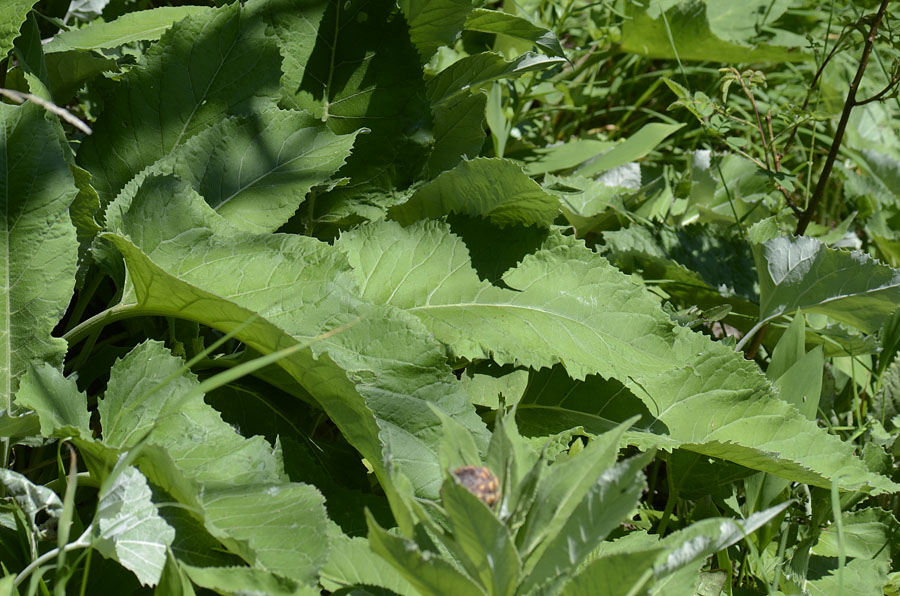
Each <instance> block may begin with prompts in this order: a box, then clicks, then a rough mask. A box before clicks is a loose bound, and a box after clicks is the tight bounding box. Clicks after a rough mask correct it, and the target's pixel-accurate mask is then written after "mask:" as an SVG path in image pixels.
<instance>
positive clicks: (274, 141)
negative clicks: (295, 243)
mask: <svg viewBox="0 0 900 596" xmlns="http://www.w3.org/2000/svg"><path fill="white" fill-rule="evenodd" d="M355 138H356V134H347V135H342V136H338V135H335V134H334V133H332V132H331V131H330V130H329V129H328V128H327V127H326V126H325V125H324V124H323V123H322V122H321V121H320V120H318V119H315V118H313V117H312V116H310V115H309V114H307V113H305V112H298V111H287V110H279V109H277V108H270V109H267V110H264V111H261V112H258V113H256V114H254V115H253V116H252V117H251V116H247V117H236V118H229V119H226V120H223V121H222V122H219V123H216V124H214V125H212V126H211V127H209V128H207V129H206V130H204V131H202V132H200V133H198V134H197V135H195V136H194V137H192V138H190V139H188V140H187V141H186V142H185V143H184V144H182V145H179V146H177V147H175V148H174V149H173V150H172V151H171V152H170V153H169V154H168V155H166V156H165V157H163V158H162V159H160V160H159V161H157V162H156V163H155V164H153V166H151V167H150V168H148V169H146V170H144V171H143V172H141V173H140V174H139V175H138V176H137V177H135V178H134V179H133V180H132V181H131V182H130V183H129V184H128V186H126V189H125V192H129V193H131V194H133V193H134V192H135V190H136V189H137V188H138V187H139V186H140V184H141V183H142V182H143V181H144V179H145V178H146V176H147V175H150V174H151V173H174V174H175V175H176V176H178V177H180V178H181V179H183V180H186V181H187V182H188V183H189V184H190V185H191V186H192V187H193V188H194V190H196V191H197V192H199V193H200V194H201V195H202V196H203V198H204V199H206V202H207V203H209V205H210V206H211V207H212V208H213V209H215V210H216V211H218V212H219V214H220V215H221V216H223V217H224V218H225V219H227V220H229V221H230V222H231V223H232V224H234V225H235V226H236V227H238V228H241V229H244V230H247V231H253V232H274V231H275V230H276V229H278V228H279V227H280V226H282V225H283V224H284V223H285V222H287V220H288V219H289V218H290V217H291V215H293V214H294V212H295V211H296V210H297V207H299V205H300V203H302V202H303V201H304V199H305V198H306V194H307V193H308V192H309V190H310V188H312V187H313V186H315V185H318V184H322V183H324V182H325V181H327V180H328V179H329V178H330V177H331V175H332V174H334V173H335V172H336V171H337V170H338V169H339V168H340V167H341V166H342V165H344V160H345V159H346V158H347V156H349V155H350V149H351V147H352V146H353V141H354V139H355Z"/></svg>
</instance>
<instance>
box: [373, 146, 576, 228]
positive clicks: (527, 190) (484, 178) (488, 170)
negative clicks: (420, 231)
mask: <svg viewBox="0 0 900 596" xmlns="http://www.w3.org/2000/svg"><path fill="white" fill-rule="evenodd" d="M388 213H389V214H390V216H391V217H392V218H393V219H395V220H397V221H399V222H400V223H403V224H409V223H412V222H414V221H417V220H420V219H438V218H440V217H443V216H444V215H447V214H449V213H459V214H463V215H470V216H473V215H474V216H480V217H485V218H487V219H489V220H491V221H492V222H493V223H495V224H497V225H499V226H507V225H511V224H521V225H526V226H527V225H538V226H543V227H548V226H549V225H550V224H552V223H553V219H554V218H555V217H556V216H557V214H558V213H559V201H558V200H557V199H556V197H554V196H553V195H551V194H549V193H547V192H545V191H544V190H543V189H542V188H541V187H540V185H539V184H537V183H536V182H535V181H533V180H532V179H531V178H529V177H528V176H526V175H525V173H524V172H522V168H520V167H519V166H518V165H516V164H515V163H514V162H512V161H510V160H507V159H491V158H478V159H474V160H472V161H464V162H462V163H461V164H459V165H458V166H456V167H455V168H453V169H452V170H450V171H448V172H444V173H443V174H441V175H440V176H438V177H437V178H435V179H434V180H432V181H431V182H430V183H428V184H426V185H425V186H423V187H422V188H420V189H419V190H417V191H416V192H415V193H414V194H413V196H412V197H411V198H410V199H409V200H408V201H407V202H406V203H403V204H401V205H397V206H396V207H392V208H391V209H390V210H389V211H388Z"/></svg>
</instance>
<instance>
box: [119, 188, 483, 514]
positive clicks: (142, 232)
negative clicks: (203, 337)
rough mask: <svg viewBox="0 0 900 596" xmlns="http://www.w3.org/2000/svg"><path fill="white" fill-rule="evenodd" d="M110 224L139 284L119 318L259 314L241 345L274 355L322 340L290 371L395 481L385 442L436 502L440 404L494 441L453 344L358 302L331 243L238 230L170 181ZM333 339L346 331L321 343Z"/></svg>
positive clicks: (210, 321)
mask: <svg viewBox="0 0 900 596" xmlns="http://www.w3.org/2000/svg"><path fill="white" fill-rule="evenodd" d="M126 209H127V210H126ZM123 212H124V213H123ZM151 214H152V215H151ZM108 218H109V222H110V227H111V229H113V230H115V231H116V234H111V235H108V236H107V237H108V238H109V239H110V240H111V241H113V242H114V243H115V245H116V246H117V247H118V248H119V250H121V251H122V253H123V254H124V256H125V260H126V263H127V266H128V269H129V277H130V283H131V286H130V288H131V289H130V290H128V291H127V292H126V295H125V297H124V299H123V304H122V305H120V306H119V307H116V308H117V309H121V310H122V311H123V313H125V312H130V313H134V314H139V313H155V314H159V313H165V314H168V315H169V316H175V317H179V318H187V319H191V320H195V321H199V322H202V323H204V324H206V325H209V326H211V327H216V328H218V329H221V330H225V331H228V330H233V329H234V328H235V327H238V326H239V325H241V324H243V323H245V322H247V321H250V320H251V319H254V318H255V317H256V318H255V320H253V321H251V322H250V323H249V324H248V325H247V326H246V327H244V328H243V329H242V330H241V331H240V332H239V333H238V334H237V337H238V338H239V339H240V340H241V341H243V342H244V343H246V344H248V345H249V346H251V347H253V348H254V349H256V350H258V351H260V352H263V353H268V352H272V351H275V350H278V349H282V348H286V347H288V346H291V345H295V344H297V343H298V342H299V343H301V344H305V343H308V342H312V344H311V345H310V349H311V351H310V350H300V351H298V352H296V353H294V354H292V355H290V356H288V357H287V358H285V359H283V360H281V361H280V362H279V364H280V365H281V366H282V367H283V368H285V370H287V371H288V372H289V373H290V374H291V375H292V376H293V377H294V378H295V379H297V380H298V381H299V382H300V383H301V385H303V386H304V387H305V388H306V389H307V391H309V393H310V394H311V395H313V397H314V398H315V399H316V400H317V401H318V402H319V403H320V404H321V405H322V407H323V408H324V409H325V411H326V412H327V413H328V414H329V416H331V418H332V420H334V422H335V423H336V424H337V425H338V427H339V428H340V429H341V431H342V432H343V433H344V435H345V436H346V437H347V439H348V440H349V441H350V442H351V444H353V445H354V446H355V447H356V448H357V449H359V450H360V451H361V452H362V454H363V456H364V457H366V458H367V459H368V461H369V463H370V464H371V465H372V466H373V467H375V469H376V471H377V472H378V474H379V476H380V477H381V478H382V479H383V480H386V478H385V477H384V476H383V475H382V468H381V465H382V445H384V448H385V449H387V450H389V451H390V453H391V455H392V457H393V458H394V460H395V461H397V462H399V464H400V466H401V468H402V469H403V472H404V473H405V474H407V475H408V476H409V477H410V478H411V479H412V480H413V482H414V484H415V486H416V489H417V491H419V492H420V493H421V494H427V495H433V496H436V494H437V491H438V488H439V486H440V479H441V477H442V474H441V472H440V469H439V467H438V463H437V454H436V444H437V439H438V437H439V436H440V433H441V426H440V420H439V418H438V416H437V415H436V414H435V413H434V412H433V411H432V409H431V408H432V406H436V407H438V408H441V409H443V410H444V411H445V412H446V413H447V414H448V415H451V416H453V417H455V418H457V419H458V420H459V421H460V422H461V423H463V424H464V425H465V426H466V427H467V428H469V429H470V430H471V431H472V432H473V433H475V435H476V436H477V437H479V441H481V442H482V443H485V442H486V435H485V432H484V426H483V423H482V422H481V420H480V419H479V418H478V417H477V416H476V415H475V412H474V409H473V407H472V406H471V404H470V403H469V402H468V399H467V398H466V396H465V393H464V391H463V389H462V388H461V387H460V386H459V384H458V382H457V381H456V379H455V378H454V377H453V376H452V374H451V373H450V370H449V368H448V367H447V365H446V355H445V352H444V349H443V347H442V346H440V345H439V344H437V343H436V342H435V341H434V340H433V339H432V338H431V336H430V335H429V334H428V332H427V331H426V330H425V328H424V327H423V326H422V325H421V323H420V322H419V321H417V320H416V319H415V318H414V317H411V316H410V315H408V314H405V313H402V312H399V311H397V310H396V309H394V308H393V307H385V306H380V307H372V306H369V305H367V304H366V303H365V302H362V301H361V300H360V299H359V298H356V297H354V292H355V290H354V285H355V284H354V282H352V281H351V279H350V278H349V276H348V267H347V264H346V262H345V260H344V257H343V256H342V255H341V254H340V253H339V252H337V251H336V250H334V249H333V248H332V247H330V246H329V245H327V244H324V243H321V242H319V241H317V240H314V239H312V238H308V237H300V236H294V235H271V234H270V235H253V234H249V233H244V232H241V231H239V230H236V229H235V228H234V227H233V226H231V225H229V224H228V223H227V222H225V221H224V220H222V219H221V218H219V217H218V216H216V215H215V213H214V212H212V210H211V209H210V208H209V207H208V206H207V205H206V204H205V203H204V202H203V201H202V199H201V198H200V197H199V196H197V195H196V194H195V193H192V192H190V191H189V189H187V188H186V187H185V185H184V184H183V183H179V182H177V181H176V180H174V179H173V178H170V177H166V178H155V177H152V178H150V179H148V180H147V182H145V183H144V186H143V187H142V188H141V190H140V191H139V192H138V193H137V194H136V195H135V198H134V202H133V203H132V204H131V206H130V207H127V206H126V205H124V204H120V203H119V202H116V203H114V204H113V205H111V207H110V210H109V213H108ZM151 221H152V222H153V223H152V225H148V222H151ZM236 271H238V272H241V274H240V275H235V272H236ZM338 328H340V331H339V332H337V330H338ZM329 330H334V331H336V333H335V334H334V335H332V336H331V337H328V338H326V339H318V340H317V337H318V336H319V335H320V334H322V333H324V332H326V331H329Z"/></svg>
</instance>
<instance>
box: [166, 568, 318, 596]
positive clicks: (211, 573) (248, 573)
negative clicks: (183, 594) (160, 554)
mask: <svg viewBox="0 0 900 596" xmlns="http://www.w3.org/2000/svg"><path fill="white" fill-rule="evenodd" d="M182 568H183V569H184V571H185V573H186V574H187V576H188V577H189V578H191V581H192V582H194V584H196V585H197V586H199V587H201V588H206V589H208V590H214V591H215V592H216V593H218V594H223V593H224V594H266V595H267V596H318V595H319V594H320V591H319V590H318V589H316V588H313V587H311V586H302V585H298V584H297V582H295V581H293V580H290V579H287V578H284V577H279V576H277V575H275V574H274V573H271V572H268V571H264V570H262V569H252V568H250V567H194V566H192V565H182Z"/></svg>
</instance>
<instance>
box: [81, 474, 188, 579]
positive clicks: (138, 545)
mask: <svg viewBox="0 0 900 596" xmlns="http://www.w3.org/2000/svg"><path fill="white" fill-rule="evenodd" d="M150 497H151V494H150V487H149V486H148V485H147V479H146V478H144V476H143V475H142V474H141V473H140V472H139V471H138V470H137V468H134V467H131V466H128V467H126V468H124V469H122V470H120V471H119V473H118V475H117V476H116V478H115V480H114V481H113V482H112V484H111V485H110V486H109V487H107V488H106V489H105V490H104V491H103V492H101V493H100V502H99V504H98V506H97V514H96V516H95V517H94V521H93V522H92V523H91V528H90V531H91V532H92V538H93V540H92V546H93V547H94V548H96V549H97V550H98V551H100V553H101V554H102V555H103V556H104V557H106V558H108V559H114V560H116V561H118V562H119V563H121V564H122V566H124V567H125V568H127V569H130V570H131V571H132V572H133V573H134V574H135V575H136V576H137V578H138V580H139V581H140V582H141V583H142V584H144V585H150V586H152V585H155V584H156V583H157V582H159V578H160V576H161V575H162V570H163V567H164V566H165V564H166V549H167V548H168V547H169V546H171V545H172V541H173V540H174V538H175V530H173V529H172V527H171V526H169V525H168V524H167V523H166V522H165V520H163V518H161V517H160V516H159V512H158V511H157V509H156V505H154V504H153V501H152V500H151V498H150Z"/></svg>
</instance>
